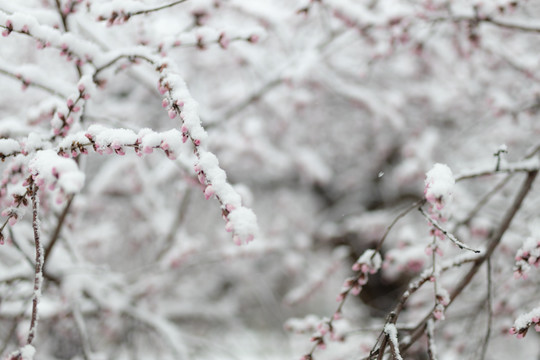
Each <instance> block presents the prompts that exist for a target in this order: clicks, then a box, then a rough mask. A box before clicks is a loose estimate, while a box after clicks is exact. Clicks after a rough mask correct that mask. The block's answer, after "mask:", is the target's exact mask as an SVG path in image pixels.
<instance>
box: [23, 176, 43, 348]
mask: <svg viewBox="0 0 540 360" xmlns="http://www.w3.org/2000/svg"><path fill="white" fill-rule="evenodd" d="M37 192H38V187H37V185H36V184H34V183H32V184H31V185H30V198H31V200H32V227H33V229H34V242H35V246H36V272H35V277H34V296H33V298H32V318H31V320H30V330H29V331H28V339H27V340H26V343H27V344H28V345H31V344H32V342H33V341H34V338H35V336H36V331H37V324H38V303H39V299H40V297H41V285H42V284H43V259H44V256H43V244H42V243H41V240H40V233H39V219H38V210H39V209H38V208H39V199H38V196H37Z"/></svg>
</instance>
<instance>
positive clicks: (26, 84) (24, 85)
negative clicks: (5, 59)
mask: <svg viewBox="0 0 540 360" xmlns="http://www.w3.org/2000/svg"><path fill="white" fill-rule="evenodd" d="M15 77H16V78H17V79H18V80H20V81H21V83H22V89H23V90H26V89H27V88H28V87H29V86H30V85H31V84H32V82H31V81H30V80H28V79H25V78H24V77H23V76H22V75H21V74H15Z"/></svg>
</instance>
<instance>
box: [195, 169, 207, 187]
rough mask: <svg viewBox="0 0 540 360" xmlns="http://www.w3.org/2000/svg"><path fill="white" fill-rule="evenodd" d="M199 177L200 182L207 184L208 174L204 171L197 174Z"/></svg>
mask: <svg viewBox="0 0 540 360" xmlns="http://www.w3.org/2000/svg"><path fill="white" fill-rule="evenodd" d="M197 178H198V179H199V182H200V183H201V184H203V185H206V175H204V173H203V172H200V173H199V174H198V175H197Z"/></svg>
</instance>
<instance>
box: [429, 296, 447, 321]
mask: <svg viewBox="0 0 540 360" xmlns="http://www.w3.org/2000/svg"><path fill="white" fill-rule="evenodd" d="M449 303H450V296H449V295H448V292H447V291H446V290H445V289H438V291H437V294H435V309H434V310H433V317H434V318H435V319H437V320H444V310H445V309H446V307H447V306H448V304H449Z"/></svg>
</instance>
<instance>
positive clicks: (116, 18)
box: [97, 9, 131, 26]
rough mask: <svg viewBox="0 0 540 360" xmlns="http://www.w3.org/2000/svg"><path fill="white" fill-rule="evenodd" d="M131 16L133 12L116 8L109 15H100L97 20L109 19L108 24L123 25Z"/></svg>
mask: <svg viewBox="0 0 540 360" xmlns="http://www.w3.org/2000/svg"><path fill="white" fill-rule="evenodd" d="M130 18H131V13H129V12H126V11H125V10H123V9H121V10H115V11H113V12H112V13H111V14H110V15H109V16H103V15H100V16H98V18H97V21H107V26H113V25H121V24H124V23H126V22H127V21H128V20H129V19H130Z"/></svg>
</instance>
